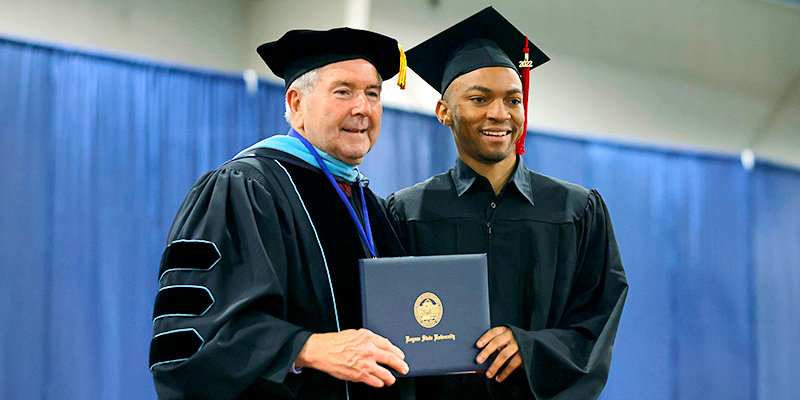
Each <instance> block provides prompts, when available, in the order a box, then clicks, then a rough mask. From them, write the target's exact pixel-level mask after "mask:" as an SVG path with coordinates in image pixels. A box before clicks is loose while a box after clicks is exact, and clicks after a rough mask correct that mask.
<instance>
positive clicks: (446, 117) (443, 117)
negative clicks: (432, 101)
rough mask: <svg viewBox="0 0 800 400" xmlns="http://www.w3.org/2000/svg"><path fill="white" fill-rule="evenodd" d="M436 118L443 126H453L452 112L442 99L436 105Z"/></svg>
mask: <svg viewBox="0 0 800 400" xmlns="http://www.w3.org/2000/svg"><path fill="white" fill-rule="evenodd" d="M436 118H438V119H439V122H441V123H442V125H444V126H453V112H452V111H450V105H449V104H447V102H446V101H444V99H439V102H438V103H436Z"/></svg>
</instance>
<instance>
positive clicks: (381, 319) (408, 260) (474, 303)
mask: <svg viewBox="0 0 800 400" xmlns="http://www.w3.org/2000/svg"><path fill="white" fill-rule="evenodd" d="M359 267H360V272H361V275H360V276H361V310H362V322H363V326H364V328H367V329H369V330H371V331H372V332H375V333H376V334H378V335H381V336H383V337H385V338H387V339H389V340H390V341H391V342H392V344H394V345H395V346H397V347H399V348H400V349H401V350H403V353H405V355H406V359H405V361H406V363H408V367H409V371H408V374H407V375H405V376H426V375H443V374H452V373H465V372H477V371H485V370H486V369H487V368H488V367H489V365H490V362H491V360H492V359H491V358H489V360H487V361H485V362H484V363H483V364H478V363H476V362H475V357H477V356H478V353H479V352H480V349H478V347H477V346H476V345H475V343H476V342H477V341H478V339H479V338H480V337H481V336H483V334H484V333H486V331H487V330H489V328H490V322H489V283H488V275H487V262H486V254H456V255H444V256H420V257H387V258H367V259H362V260H359ZM392 372H393V373H394V371H392ZM395 375H397V376H400V375H399V374H396V373H395Z"/></svg>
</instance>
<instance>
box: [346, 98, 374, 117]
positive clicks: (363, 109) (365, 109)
mask: <svg viewBox="0 0 800 400" xmlns="http://www.w3.org/2000/svg"><path fill="white" fill-rule="evenodd" d="M353 102H354V103H353V109H352V110H351V114H353V115H363V116H365V117H368V116H369V114H370V112H371V106H370V104H369V99H367V94H366V93H359V94H357V95H356V96H355V98H353Z"/></svg>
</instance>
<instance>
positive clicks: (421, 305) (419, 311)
mask: <svg viewBox="0 0 800 400" xmlns="http://www.w3.org/2000/svg"><path fill="white" fill-rule="evenodd" d="M442 314H444V307H443V306H442V301H441V300H439V297H437V296H436V295H435V294H433V293H431V292H425V293H423V294H421V295H419V297H417V301H415V302H414V317H415V318H416V319H417V322H419V324H420V325H422V326H423V327H425V328H433V327H434V326H436V325H439V321H441V320H442Z"/></svg>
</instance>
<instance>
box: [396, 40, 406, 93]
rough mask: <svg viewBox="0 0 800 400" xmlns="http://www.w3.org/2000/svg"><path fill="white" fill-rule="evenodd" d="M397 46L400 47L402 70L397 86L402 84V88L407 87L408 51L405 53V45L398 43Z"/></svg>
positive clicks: (398, 76)
mask: <svg viewBox="0 0 800 400" xmlns="http://www.w3.org/2000/svg"><path fill="white" fill-rule="evenodd" d="M397 48H398V49H400V72H399V73H398V74H397V86H400V90H405V89H406V53H403V46H400V44H399V43H398V44H397Z"/></svg>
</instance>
